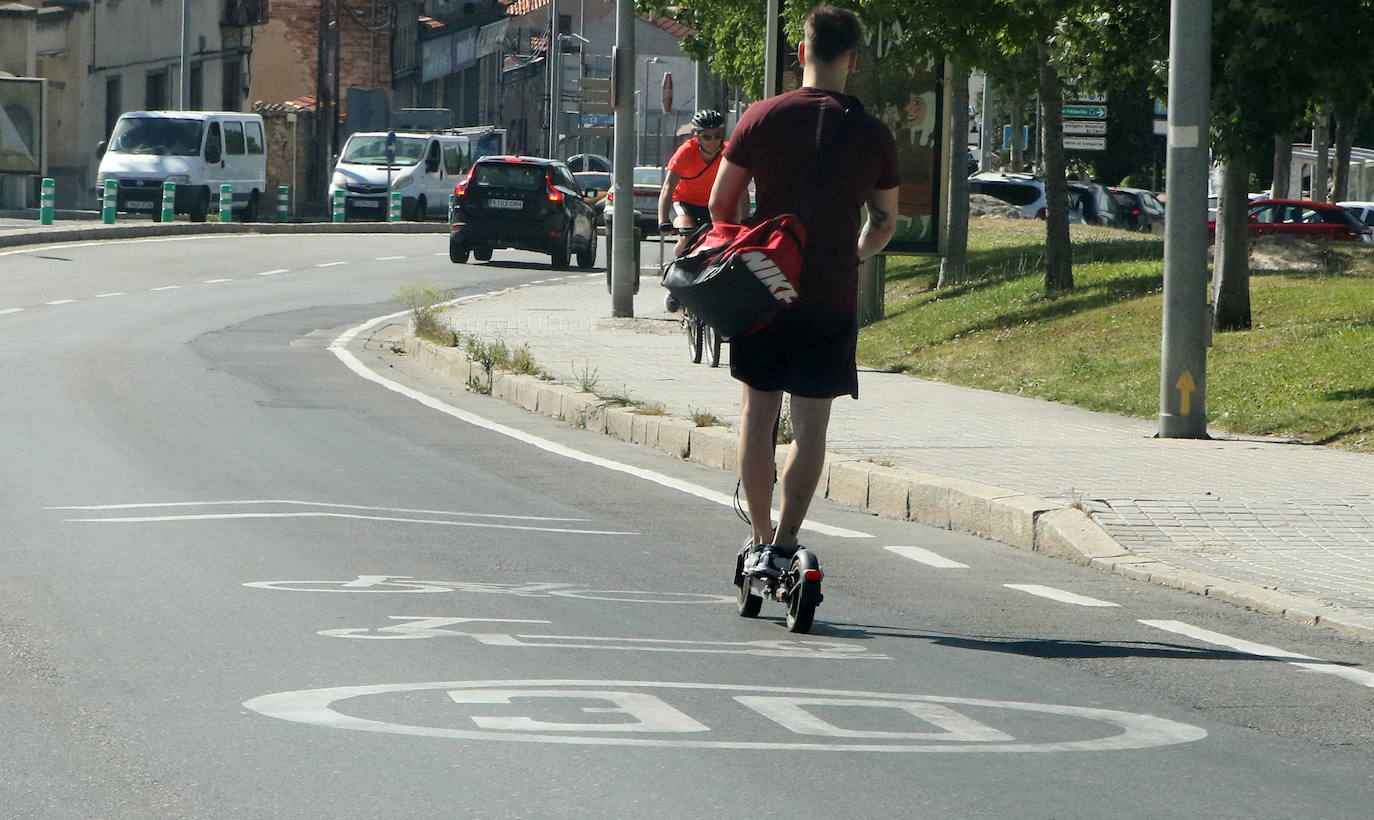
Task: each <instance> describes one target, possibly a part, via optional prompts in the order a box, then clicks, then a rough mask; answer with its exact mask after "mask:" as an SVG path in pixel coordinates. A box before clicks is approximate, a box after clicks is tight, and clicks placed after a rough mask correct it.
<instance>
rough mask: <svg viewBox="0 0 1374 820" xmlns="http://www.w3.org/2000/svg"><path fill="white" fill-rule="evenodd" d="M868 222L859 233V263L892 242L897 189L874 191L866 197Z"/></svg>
mask: <svg viewBox="0 0 1374 820" xmlns="http://www.w3.org/2000/svg"><path fill="white" fill-rule="evenodd" d="M866 204H867V205H868V220H867V221H866V222H864V228H863V230H862V231H861V232H860V233H859V261H863V260H865V259H867V258H868V257H870V256H872V255H873V254H875V253H877V252H878V251H880V250H882V249H883V248H885V247H887V243H888V242H890V241H892V235H893V234H895V233H896V232H897V189H896V188H884V189H881V190H876V191H874V192H873V193H872V194H870V195H869V197H868V202H867V203H866Z"/></svg>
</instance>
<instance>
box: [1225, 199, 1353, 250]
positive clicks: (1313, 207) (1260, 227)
mask: <svg viewBox="0 0 1374 820" xmlns="http://www.w3.org/2000/svg"><path fill="white" fill-rule="evenodd" d="M1247 218H1248V221H1249V225H1250V236H1252V237H1255V236H1271V235H1276V234H1283V235H1286V236H1296V237H1298V238H1299V239H1309V240H1314V241H1322V242H1336V241H1343V242H1374V228H1371V227H1369V226H1368V225H1365V224H1364V223H1363V222H1361V221H1360V220H1358V219H1356V218H1355V216H1354V214H1352V213H1350V212H1349V211H1347V210H1346V209H1345V208H1342V207H1341V206H1339V205H1329V204H1327V203H1325V202H1312V201H1309V200H1305V199H1257V200H1255V201H1253V202H1251V203H1250V209H1249V211H1248V212H1247ZM1216 234H1217V223H1216V220H1214V219H1213V220H1210V221H1208V223H1207V235H1208V236H1209V237H1211V238H1213V239H1215V238H1216Z"/></svg>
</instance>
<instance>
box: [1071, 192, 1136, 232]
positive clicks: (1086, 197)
mask: <svg viewBox="0 0 1374 820" xmlns="http://www.w3.org/2000/svg"><path fill="white" fill-rule="evenodd" d="M1068 185H1069V210H1070V211H1071V212H1072V211H1077V212H1078V213H1079V214H1080V215H1081V216H1082V219H1083V224H1085V225H1100V226H1102V227H1104V228H1122V227H1125V224H1124V223H1125V221H1126V220H1125V217H1124V216H1123V215H1122V213H1121V209H1120V208H1118V207H1117V204H1116V200H1115V199H1113V198H1112V192H1111V191H1109V190H1107V189H1106V188H1105V187H1104V186H1101V185H1098V184H1097V183H1095V182H1070V183H1068Z"/></svg>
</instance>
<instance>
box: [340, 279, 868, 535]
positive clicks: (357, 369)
mask: <svg viewBox="0 0 1374 820" xmlns="http://www.w3.org/2000/svg"><path fill="white" fill-rule="evenodd" d="M436 255H438V254H436ZM409 313H410V311H405V310H402V311H398V312H396V313H390V314H387V315H386V316H378V317H376V318H373V319H369V320H368V321H366V322H363V323H362V324H360V325H358V326H357V327H353V328H350V329H348V330H346V331H344V332H343V334H342V335H340V336H339V337H338V338H337V339H335V340H334V341H333V342H331V343H330V345H329V352H331V353H333V354H334V355H335V356H336V357H338V359H339V361H341V362H343V363H344V366H345V367H347V368H348V369H349V370H352V371H353V372H354V373H356V374H358V375H359V376H361V377H362V378H364V379H367V380H368V381H370V382H372V383H374V384H379V385H381V386H382V387H385V388H386V389H387V390H390V391H392V392H394V393H399V394H401V395H402V396H405V397H407V398H409V399H413V400H414V401H417V402H419V403H420V404H423V405H424V406H426V407H428V408H430V409H432V410H438V411H439V412H440V413H443V414H445V415H448V416H451V417H453V418H455V419H458V420H459V421H464V422H467V423H468V424H471V425H473V426H474V427H480V428H482V429H483V430H488V431H490V432H493V433H497V434H499V435H503V436H508V437H510V438H513V439H515V440H516V441H520V442H524V443H525V444H529V445H532V446H534V447H538V448H539V449H541V450H543V451H545V452H547V453H553V454H554V455H559V456H563V457H564V458H570V459H572V460H574V461H580V462H582V463H584V464H591V465H594V466H597V467H602V468H604V469H607V470H614V471H616V472H618V473H624V474H626V475H631V476H634V477H635V478H640V479H643V480H645V481H652V482H654V483H655V484H658V485H660V486H663V487H668V488H669V489H673V490H678V491H679V492H684V493H687V494H688V495H693V496H696V497H697V498H701V499H704V500H706V501H711V502H714V503H716V504H720V505H722V506H725V507H733V506H734V503H735V498H734V496H733V495H731V494H728V493H722V492H717V491H715V490H710V489H707V488H705V487H702V486H700V485H697V484H692V483H691V482H688V481H683V480H681V479H677V478H673V477H672V476H668V475H664V474H663V473H660V472H656V471H654V470H646V469H644V468H642V467H635V466H632V465H630V464H625V463H623V462H619V461H612V460H611V459H609V458H602V457H601V456H594V455H592V454H591V453H584V452H582V451H581V450H575V449H573V448H572V447H568V446H567V445H564V444H559V443H558V442H556V441H550V440H549V439H546V438H543V437H541V436H536V435H533V434H532V433H526V432H524V431H523V430H517V429H515V428H514V427H509V426H507V425H504V424H500V423H499V422H495V421H492V420H491V419H488V418H485V417H483V416H479V415H477V414H476V413H470V412H468V411H467V410H463V409H460V408H458V407H454V406H453V405H451V404H448V403H446V402H443V401H440V400H439V399H437V398H435V397H433V396H431V395H429V394H427V393H421V392H420V391H418V390H413V389H411V388H409V387H406V386H405V385H403V384H401V383H399V382H396V381H392V380H391V379H388V378H386V377H385V376H381V375H379V374H377V373H374V372H373V371H372V370H370V369H369V368H368V367H367V365H365V364H363V363H362V362H361V361H359V360H358V358H357V357H356V356H354V355H353V354H352V353H351V352H349V350H348V343H349V342H351V341H353V340H354V339H355V338H357V337H358V336H360V335H362V334H363V333H365V332H367V331H368V330H370V329H371V328H373V327H376V326H377V325H379V324H382V323H383V322H390V321H394V320H396V319H400V318H402V317H404V316H408V315H409ZM775 514H776V513H775ZM804 527H805V528H806V529H808V530H812V531H814V532H819V533H821V534H823V535H832V536H835V537H837V538H872V537H873V536H872V535H870V534H869V533H866V532H858V531H857V530H848V529H844V528H843V527H832V526H830V525H828V524H819V523H815V522H807V523H806V524H805V525H804Z"/></svg>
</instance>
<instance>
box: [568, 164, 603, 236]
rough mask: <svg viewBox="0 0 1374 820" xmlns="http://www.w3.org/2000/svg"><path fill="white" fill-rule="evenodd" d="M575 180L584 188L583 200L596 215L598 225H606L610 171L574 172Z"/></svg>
mask: <svg viewBox="0 0 1374 820" xmlns="http://www.w3.org/2000/svg"><path fill="white" fill-rule="evenodd" d="M573 178H575V179H576V180H577V184H578V185H580V186H582V198H583V199H585V200H587V204H588V205H591V206H592V210H593V211H594V212H595V213H596V224H597V225H598V226H602V225H605V224H606V196H607V195H608V194H610V192H611V174H610V172H609V171H574V172H573Z"/></svg>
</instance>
